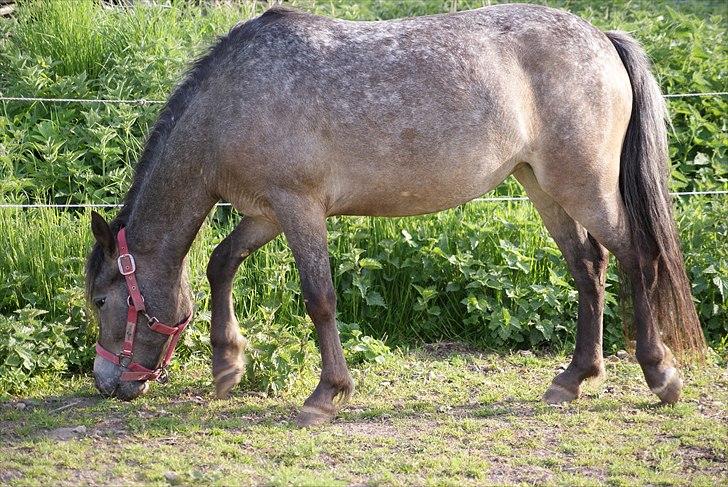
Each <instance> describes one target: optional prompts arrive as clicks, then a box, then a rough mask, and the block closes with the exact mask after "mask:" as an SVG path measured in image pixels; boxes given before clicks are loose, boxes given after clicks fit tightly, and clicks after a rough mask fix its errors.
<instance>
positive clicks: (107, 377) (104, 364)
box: [94, 356, 149, 401]
mask: <svg viewBox="0 0 728 487" xmlns="http://www.w3.org/2000/svg"><path fill="white" fill-rule="evenodd" d="M123 371H124V369H123V368H122V367H120V366H118V365H116V364H112V363H111V362H109V361H108V360H104V359H103V358H101V357H98V356H97V357H96V360H94V383H95V384H96V389H98V390H99V392H100V393H101V394H102V395H104V396H107V397H115V398H117V399H121V400H122V401H131V400H132V399H135V398H137V397H139V396H141V395H142V394H144V393H145V392H147V390H148V389H149V383H148V382H146V381H122V380H121V373H122V372H123Z"/></svg>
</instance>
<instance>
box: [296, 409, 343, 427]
mask: <svg viewBox="0 0 728 487" xmlns="http://www.w3.org/2000/svg"><path fill="white" fill-rule="evenodd" d="M334 416H336V414H335V413H331V412H327V411H325V410H323V409H321V408H317V407H315V406H303V407H302V408H301V412H300V413H298V417H296V425H297V426H298V427H299V428H307V427H309V426H318V425H320V424H326V423H329V422H331V420H332V419H334Z"/></svg>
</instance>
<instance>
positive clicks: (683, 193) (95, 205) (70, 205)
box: [0, 191, 728, 209]
mask: <svg viewBox="0 0 728 487" xmlns="http://www.w3.org/2000/svg"><path fill="white" fill-rule="evenodd" d="M670 195H672V196H680V197H683V196H716V195H728V191H677V192H674V193H670ZM509 201H528V197H527V196H491V197H484V198H475V199H472V200H470V202H476V203H499V202H509ZM122 206H123V205H122V204H121V203H68V204H63V203H59V204H53V203H49V204H45V203H18V204H15V203H0V209H2V208H15V209H34V208H58V209H71V208H121V207H122ZM215 207H223V208H224V207H232V205H231V204H230V203H217V204H216V205H215Z"/></svg>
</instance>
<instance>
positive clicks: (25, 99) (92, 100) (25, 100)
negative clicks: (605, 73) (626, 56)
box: [0, 91, 728, 106]
mask: <svg viewBox="0 0 728 487" xmlns="http://www.w3.org/2000/svg"><path fill="white" fill-rule="evenodd" d="M726 95H728V91H711V92H705V93H672V94H667V95H662V96H664V97H665V98H697V97H717V96H726ZM0 101H16V102H21V103H34V102H42V103H82V104H101V105H113V104H119V105H121V104H127V105H141V106H145V105H158V104H163V103H165V101H164V100H147V99H146V98H139V99H122V98H44V97H38V96H0Z"/></svg>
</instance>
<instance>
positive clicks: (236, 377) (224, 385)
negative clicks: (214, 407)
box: [214, 365, 244, 399]
mask: <svg viewBox="0 0 728 487" xmlns="http://www.w3.org/2000/svg"><path fill="white" fill-rule="evenodd" d="M243 371H244V369H243V367H239V366H237V365H233V366H231V367H228V368H226V369H223V370H221V371H219V372H218V373H217V374H215V375H214V380H215V395H216V396H217V398H218V399H227V398H228V397H229V396H230V391H231V390H232V388H233V387H235V386H236V385H238V383H240V379H241V378H242V377H243Z"/></svg>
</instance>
